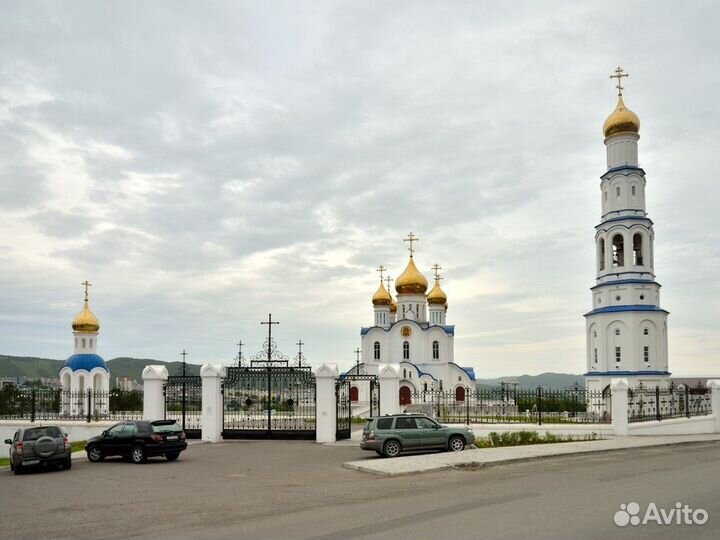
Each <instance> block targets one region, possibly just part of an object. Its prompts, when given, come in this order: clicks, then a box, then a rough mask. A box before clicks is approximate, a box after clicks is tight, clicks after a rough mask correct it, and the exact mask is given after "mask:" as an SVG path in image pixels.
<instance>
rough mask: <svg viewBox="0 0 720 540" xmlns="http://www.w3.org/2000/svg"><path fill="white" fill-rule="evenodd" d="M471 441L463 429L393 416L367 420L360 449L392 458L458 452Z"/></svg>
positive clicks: (412, 416) (420, 418) (417, 417)
mask: <svg viewBox="0 0 720 540" xmlns="http://www.w3.org/2000/svg"><path fill="white" fill-rule="evenodd" d="M474 442H475V434H474V433H473V432H472V430H471V429H470V428H469V427H467V426H463V427H448V426H443V425H442V424H438V423H437V422H436V421H435V420H433V419H432V418H429V417H427V416H425V415H424V414H395V415H386V416H378V417H375V418H370V419H369V420H368V423H367V425H366V426H365V429H363V434H362V442H361V443H360V448H362V449H363V450H374V451H375V452H377V453H378V454H379V455H381V456H385V457H395V456H397V455H398V454H400V452H407V451H410V452H412V451H416V450H449V451H452V452H460V451H461V450H464V449H465V446H466V445H468V444H473V443H474Z"/></svg>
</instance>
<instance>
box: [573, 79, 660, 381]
mask: <svg viewBox="0 0 720 540" xmlns="http://www.w3.org/2000/svg"><path fill="white" fill-rule="evenodd" d="M627 76H628V74H627V73H625V72H624V70H623V69H622V68H620V67H618V68H617V69H616V70H615V71H614V72H613V74H612V75H610V78H611V79H617V85H616V88H617V91H618V95H617V105H616V107H615V110H614V111H613V112H612V113H611V114H610V116H608V118H607V120H605V124H604V126H603V133H604V136H605V148H606V153H607V171H606V172H605V174H603V175H602V176H601V177H600V197H601V199H600V200H601V208H602V212H601V216H600V223H599V224H598V225H596V227H595V253H596V280H595V286H593V287H592V288H591V291H592V310H591V311H589V312H588V313H586V314H585V320H586V339H587V372H586V373H585V376H586V384H587V386H588V388H591V387H592V388H593V389H596V390H602V389H604V388H605V387H606V386H607V385H608V384H609V383H610V378H611V377H626V378H628V379H629V382H630V384H631V386H633V385H636V384H638V383H639V382H640V381H642V382H643V383H644V384H653V385H654V384H658V383H660V382H662V381H664V380H666V379H667V378H668V377H669V375H670V373H669V372H668V349H667V316H668V312H667V311H665V310H664V309H662V308H661V307H660V284H659V283H657V282H656V281H655V265H654V250H653V243H654V240H655V232H654V230H653V222H652V220H651V219H650V218H649V217H648V215H647V212H646V204H645V186H646V179H645V171H644V170H643V169H642V168H641V167H640V166H639V164H638V140H639V139H640V119H639V118H638V116H637V115H636V114H635V113H634V112H632V111H631V110H630V109H628V108H627V107H626V106H625V103H624V101H623V89H624V88H623V86H622V84H621V83H622V79H623V78H625V77H627Z"/></svg>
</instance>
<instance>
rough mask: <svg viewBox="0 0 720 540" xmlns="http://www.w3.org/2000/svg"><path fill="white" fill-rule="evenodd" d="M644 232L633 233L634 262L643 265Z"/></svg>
mask: <svg viewBox="0 0 720 540" xmlns="http://www.w3.org/2000/svg"><path fill="white" fill-rule="evenodd" d="M642 263H643V257H642V234H640V233H635V234H634V235H633V264H634V265H636V266H642Z"/></svg>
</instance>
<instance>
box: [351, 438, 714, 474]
mask: <svg viewBox="0 0 720 540" xmlns="http://www.w3.org/2000/svg"><path fill="white" fill-rule="evenodd" d="M345 442H347V443H351V444H358V442H357V441H345ZM695 442H720V435H719V434H712V435H673V436H663V437H650V436H645V437H612V438H607V439H602V440H597V441H578V442H565V443H550V444H534V445H527V446H506V447H502V448H483V449H478V448H475V447H469V448H468V449H466V450H465V451H463V452H440V453H434V454H422V455H404V456H400V457H397V458H393V459H387V458H381V457H378V458H377V459H366V460H362V461H349V462H347V463H343V467H345V468H347V469H352V470H356V471H362V472H368V473H373V474H378V475H382V476H400V475H406V474H418V473H426V472H431V471H440V470H443V469H454V468H459V469H461V468H466V467H467V468H473V467H487V466H491V465H498V464H501V463H508V462H512V461H527V460H532V459H541V458H547V457H554V456H568V455H573V454H584V453H589V452H611V451H613V450H624V449H627V448H645V447H650V446H666V445H673V444H688V443H695ZM368 454H370V452H368Z"/></svg>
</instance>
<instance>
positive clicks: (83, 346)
mask: <svg viewBox="0 0 720 540" xmlns="http://www.w3.org/2000/svg"><path fill="white" fill-rule="evenodd" d="M82 348H83V349H84V348H85V338H82Z"/></svg>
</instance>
